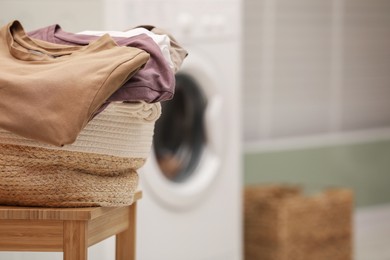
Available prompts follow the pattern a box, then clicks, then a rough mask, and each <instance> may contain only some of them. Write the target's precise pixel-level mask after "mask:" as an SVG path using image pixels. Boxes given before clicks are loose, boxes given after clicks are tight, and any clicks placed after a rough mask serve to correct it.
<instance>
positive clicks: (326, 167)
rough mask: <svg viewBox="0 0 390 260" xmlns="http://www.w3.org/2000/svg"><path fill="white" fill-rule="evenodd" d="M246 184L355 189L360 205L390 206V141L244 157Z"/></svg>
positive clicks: (273, 152)
mask: <svg viewBox="0 0 390 260" xmlns="http://www.w3.org/2000/svg"><path fill="white" fill-rule="evenodd" d="M244 172H245V184H247V185H248V184H270V183H273V184H274V183H283V184H299V185H302V186H303V187H304V188H305V190H307V191H308V192H309V193H312V192H315V191H318V190H321V189H323V188H326V187H347V188H351V189H353V191H354V193H355V201H356V205H357V206H367V205H373V204H382V203H390V141H378V142H372V143H362V144H351V145H340V146H329V147H320V148H308V149H297V150H285V151H272V152H261V153H255V154H245V155H244Z"/></svg>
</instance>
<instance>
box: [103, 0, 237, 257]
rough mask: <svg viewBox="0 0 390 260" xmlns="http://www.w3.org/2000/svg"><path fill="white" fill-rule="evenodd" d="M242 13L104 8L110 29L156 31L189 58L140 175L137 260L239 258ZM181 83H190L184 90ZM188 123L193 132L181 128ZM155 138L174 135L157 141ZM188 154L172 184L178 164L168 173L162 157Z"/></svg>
mask: <svg viewBox="0 0 390 260" xmlns="http://www.w3.org/2000/svg"><path fill="white" fill-rule="evenodd" d="M240 9H241V8H240V2H239V1H235V0H234V1H232V0H231V1H216V0H213V1H204V0H200V1H199V0H192V1H189V0H187V1H167V0H165V1H159V0H154V1H148V0H131V1H121V0H117V1H116V2H115V4H114V5H111V6H107V9H106V10H107V12H109V13H110V12H112V13H111V14H108V15H106V17H111V16H113V15H114V14H115V15H116V19H115V20H110V21H106V24H107V26H108V29H111V28H122V27H123V28H126V26H127V27H128V25H131V24H154V25H157V26H158V27H162V28H165V29H167V30H168V31H169V32H171V33H172V34H173V35H174V36H175V37H176V39H177V40H178V41H179V42H180V43H181V44H182V45H183V46H184V47H185V48H186V49H187V50H188V52H189V55H188V57H187V59H186V60H185V61H184V63H183V67H182V69H181V70H180V71H179V73H178V77H177V86H176V93H175V97H174V99H173V100H172V101H169V102H166V104H167V105H166V106H167V107H165V106H164V104H163V112H162V118H160V119H159V121H158V122H157V125H156V131H155V139H154V142H155V143H154V148H153V152H152V153H151V156H150V158H149V159H148V161H147V163H146V165H145V166H144V167H143V168H142V169H141V171H140V178H141V182H140V186H141V188H142V190H143V192H144V196H143V199H142V200H141V201H140V203H139V205H138V220H137V221H138V235H137V236H138V237H137V239H138V240H137V243H138V247H137V254H138V259H142V260H157V259H159V260H183V259H186V260H239V259H241V255H242V249H241V243H242V235H241V233H242V231H241V225H242V221H241V214H242V211H241V185H242V183H241V178H242V177H241V176H242V172H241V163H240V157H241V154H240V125H241V124H240V121H239V114H240V103H239V101H240V30H239V28H240ZM117 10H122V12H119V13H118V12H117ZM183 77H184V79H185V80H184V81H186V80H188V81H189V82H185V83H182V80H183ZM191 82H192V83H191ZM191 86H192V87H191ZM193 86H195V88H198V89H199V90H200V91H199V92H200V94H201V95H200V96H203V99H204V103H206V105H205V106H204V107H203V112H202V113H201V114H202V116H201V118H202V119H201V120H200V121H199V120H197V119H196V118H198V117H197V116H194V114H193V113H194V112H193V111H194V110H196V109H197V108H198V105H196V103H197V101H196V100H197V99H198V96H199V93H195V92H196V91H195V92H192V91H191V90H190V89H191V88H193ZM179 87H180V88H179ZM186 91H188V92H189V93H187V94H183V92H186ZM201 99H202V98H201ZM169 103H173V104H177V105H172V107H169V106H170V105H168V104H169ZM189 103H195V104H194V105H193V106H192V105H189ZM183 111H184V112H183ZM186 113H188V114H187V115H185V114H186ZM191 117H193V118H194V120H193V121H192V124H193V127H192V128H191V127H190V128H188V126H187V128H186V126H183V125H185V124H186V123H183V125H180V121H183V122H187V121H191V120H188V119H189V118H191ZM175 118H176V119H175ZM198 119H199V118H198ZM189 124H191V123H189ZM178 125H179V126H178ZM199 125H201V127H200V128H199V127H198V126H199ZM175 127H178V128H179V129H180V130H177V129H176V130H177V131H175ZM189 129H190V130H189ZM194 129H198V130H194ZM160 131H162V132H167V131H168V132H169V131H172V132H173V133H166V134H162V135H161V136H160ZM187 131H190V132H191V133H190V134H188V135H189V136H192V138H191V137H188V135H187ZM196 131H201V132H202V131H203V133H202V134H201V137H199V136H198V137H199V138H198V140H201V141H200V143H201V145H200V146H199V145H197V144H196V142H195V141H193V139H197V137H196V135H197V133H196ZM194 136H195V137H194ZM167 140H168V141H167ZM180 142H181V143H182V144H181V145H178V143H180ZM198 144H199V143H198ZM199 147H200V148H199ZM186 149H187V151H188V150H189V151H190V152H187V153H189V154H190V156H189V157H192V159H193V161H195V162H194V163H192V165H191V163H189V161H191V159H188V156H187V157H186V156H183V157H185V159H183V158H181V159H180V158H179V159H178V160H182V161H186V162H184V163H183V164H184V166H183V167H182V168H186V166H185V165H186V164H187V165H190V166H189V167H187V169H186V170H184V177H182V178H179V179H178V180H177V179H176V180H175V179H174V178H172V177H171V176H170V173H171V171H172V168H174V169H175V168H176V169H177V168H178V167H179V165H180V163H178V162H176V161H175V160H173V162H172V161H170V162H169V163H168V164H169V166H168V168H169V169H168V170H167V169H166V167H167V166H166V165H165V166H163V165H162V163H161V157H163V156H164V152H165V151H166V150H173V152H172V151H170V152H169V154H171V153H172V154H175V153H179V154H180V153H181V150H186ZM178 157H180V156H178ZM162 161H164V160H162ZM176 163H177V164H178V165H176ZM172 164H173V165H172ZM166 171H168V173H167V172H166ZM174 171H175V170H173V172H174ZM177 171H179V170H177ZM182 173H183V171H182ZM179 175H180V174H179Z"/></svg>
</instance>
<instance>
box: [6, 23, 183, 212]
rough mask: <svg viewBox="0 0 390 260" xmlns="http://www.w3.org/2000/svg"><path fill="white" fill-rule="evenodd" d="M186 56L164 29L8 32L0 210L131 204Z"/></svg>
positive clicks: (14, 26) (11, 28)
mask: <svg viewBox="0 0 390 260" xmlns="http://www.w3.org/2000/svg"><path fill="white" fill-rule="evenodd" d="M186 56H187V52H186V51H185V50H184V49H183V48H182V47H181V46H180V45H179V44H178V43H177V41H176V40H175V39H174V37H173V36H172V35H170V34H168V33H167V32H165V31H164V30H162V29H160V28H156V27H153V26H140V27H135V28H133V29H130V30H128V31H125V32H122V31H107V32H101V31H84V32H81V33H77V34H75V33H69V32H65V31H63V30H62V29H61V27H60V26H59V25H52V26H48V27H45V28H41V29H38V30H35V31H32V32H28V33H26V32H25V31H24V29H23V27H22V25H21V24H20V22H18V21H12V22H10V23H8V24H7V25H5V26H4V27H2V28H1V29H0V94H1V95H0V96H1V99H0V204H1V205H21V206H51V207H75V206H120V205H129V204H131V203H132V201H133V196H134V193H135V191H136V189H137V185H138V175H137V170H138V169H139V168H140V167H141V166H142V165H143V164H144V163H145V160H146V158H147V156H148V155H149V152H150V148H151V144H152V139H153V131H154V124H155V122H156V120H157V119H158V118H159V116H160V113H161V105H160V102H162V101H166V100H169V99H171V98H172V97H173V95H174V88H175V73H176V72H177V71H178V70H179V68H180V66H181V64H182V62H183V60H184V59H185V57H186Z"/></svg>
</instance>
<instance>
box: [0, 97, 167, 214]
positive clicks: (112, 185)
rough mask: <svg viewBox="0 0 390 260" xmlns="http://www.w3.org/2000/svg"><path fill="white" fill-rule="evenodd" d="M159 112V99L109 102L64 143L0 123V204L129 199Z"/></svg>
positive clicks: (69, 203) (69, 204) (117, 203)
mask: <svg viewBox="0 0 390 260" xmlns="http://www.w3.org/2000/svg"><path fill="white" fill-rule="evenodd" d="M160 113H161V107H160V104H159V103H154V104H147V103H112V104H110V105H109V106H108V107H107V108H106V109H105V110H104V111H103V112H101V113H100V114H98V115H97V116H96V117H95V118H94V119H92V120H91V121H90V122H89V123H88V124H87V126H86V127H85V128H84V129H83V130H82V131H81V133H80V134H79V136H78V138H77V140H76V141H75V142H74V143H73V144H71V145H66V146H64V147H56V146H52V145H47V144H43V143H39V142H37V141H34V140H30V139H26V138H23V137H20V136H18V135H15V134H13V133H10V132H7V131H5V130H1V129H0V204H2V205H19V206H47V207H80V206H122V205H129V204H131V203H132V201H133V195H134V193H135V190H136V188H137V185H138V175H137V169H138V168H140V167H141V166H142V165H143V164H144V163H145V160H146V158H147V156H148V155H149V152H150V148H151V144H152V138H153V129H154V123H155V121H156V120H157V119H158V117H159V116H160Z"/></svg>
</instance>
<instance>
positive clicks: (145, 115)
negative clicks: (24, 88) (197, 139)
mask: <svg viewBox="0 0 390 260" xmlns="http://www.w3.org/2000/svg"><path fill="white" fill-rule="evenodd" d="M160 114H161V105H160V103H152V104H148V103H145V102H138V103H118V102H113V103H111V104H110V105H109V106H108V107H107V108H105V109H104V110H103V111H102V112H101V113H100V114H98V115H97V116H95V118H93V119H92V120H91V121H90V122H89V123H88V124H87V125H86V127H85V128H84V129H83V130H82V131H81V132H80V134H79V136H78V137H77V139H76V141H75V142H74V143H73V144H70V145H65V146H63V147H57V146H54V145H50V144H45V143H41V142H38V141H35V140H31V139H27V138H24V137H21V136H19V135H16V134H14V133H11V132H8V131H6V130H4V129H1V128H0V143H3V144H13V145H24V146H33V147H40V148H46V149H53V150H64V151H74V152H83V153H96V154H104V155H112V156H119V157H132V158H146V157H147V156H148V155H149V152H150V149H151V145H152V140H153V130H154V124H155V122H156V120H157V119H158V118H159V116H160Z"/></svg>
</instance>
